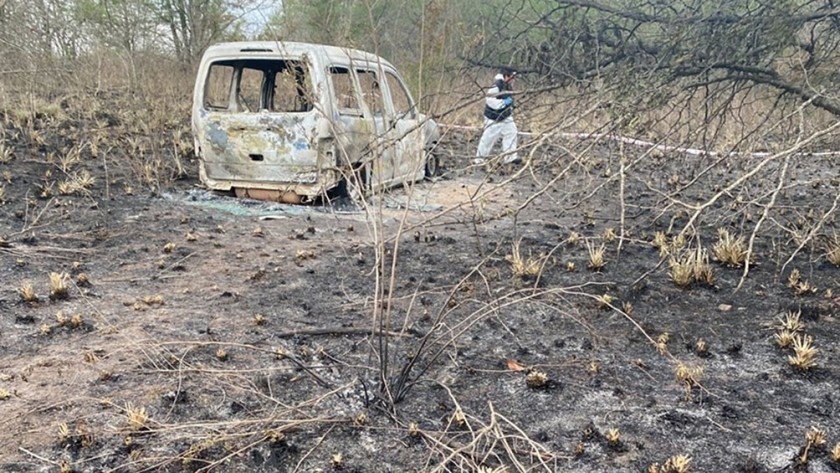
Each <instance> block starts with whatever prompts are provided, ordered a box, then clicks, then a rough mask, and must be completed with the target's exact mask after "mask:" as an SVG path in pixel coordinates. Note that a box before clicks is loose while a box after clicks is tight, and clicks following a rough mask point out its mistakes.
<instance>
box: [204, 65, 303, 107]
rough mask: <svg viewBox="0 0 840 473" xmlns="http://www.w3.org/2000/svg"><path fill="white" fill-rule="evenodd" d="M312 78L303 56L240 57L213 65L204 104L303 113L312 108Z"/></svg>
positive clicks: (207, 80)
mask: <svg viewBox="0 0 840 473" xmlns="http://www.w3.org/2000/svg"><path fill="white" fill-rule="evenodd" d="M312 91H313V87H312V79H311V77H309V68H308V67H307V65H306V63H305V62H304V61H301V60H286V59H283V60H281V59H277V60H271V59H237V60H223V61H216V62H214V63H213V64H211V65H210V69H209V71H208V73H207V79H206V82H205V87H204V107H205V108H206V109H208V110H212V111H217V112H225V111H227V112H232V113H249V112H260V111H269V112H275V113H303V112H309V111H311V110H312V109H313V106H314V99H313V95H312Z"/></svg>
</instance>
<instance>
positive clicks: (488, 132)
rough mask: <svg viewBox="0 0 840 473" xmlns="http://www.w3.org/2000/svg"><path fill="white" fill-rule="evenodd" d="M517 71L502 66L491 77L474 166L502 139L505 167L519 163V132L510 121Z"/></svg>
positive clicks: (485, 157) (482, 160) (482, 162)
mask: <svg viewBox="0 0 840 473" xmlns="http://www.w3.org/2000/svg"><path fill="white" fill-rule="evenodd" d="M515 77H516V70H514V69H513V68H510V67H503V68H502V69H501V71H500V72H499V74H497V75H496V77H494V81H495V82H494V83H493V86H492V87H490V88H489V89H488V90H487V97H486V99H485V105H484V131H483V133H482V134H481V140H479V142H478V152H477V153H476V158H475V159H473V164H484V163H485V160H486V159H487V157H488V156H490V152H491V151H492V150H493V146H495V144H496V142H498V141H499V138H501V139H502V153H503V155H504V158H503V159H502V162H503V163H505V164H516V163H520V162H521V160H520V158H519V154H518V153H517V152H516V148H517V146H518V142H519V138H518V133H519V131H518V130H517V129H516V123H515V122H514V121H513V108H514V106H515V105H514V100H513V97H512V96H511V94H510V92H511V91H512V90H513V80H514V78H515Z"/></svg>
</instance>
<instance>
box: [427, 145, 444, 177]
mask: <svg viewBox="0 0 840 473" xmlns="http://www.w3.org/2000/svg"><path fill="white" fill-rule="evenodd" d="M439 164H440V160H439V159H438V157H437V155H435V153H434V152H433V151H426V166H425V171H426V172H425V174H424V177H425V178H426V179H431V178H433V177H435V176H437V175H438V172H439V169H438V165H439Z"/></svg>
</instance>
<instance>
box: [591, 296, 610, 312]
mask: <svg viewBox="0 0 840 473" xmlns="http://www.w3.org/2000/svg"><path fill="white" fill-rule="evenodd" d="M595 301H596V302H597V303H598V308H599V309H603V310H610V309H611V308H612V303H613V301H615V297H613V296H611V295H609V294H603V295H600V296H598V297H596V298H595Z"/></svg>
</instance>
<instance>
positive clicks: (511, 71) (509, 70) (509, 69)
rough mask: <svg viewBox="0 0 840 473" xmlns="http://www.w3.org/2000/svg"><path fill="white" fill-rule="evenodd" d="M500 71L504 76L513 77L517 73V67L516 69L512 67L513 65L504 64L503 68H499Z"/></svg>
mask: <svg viewBox="0 0 840 473" xmlns="http://www.w3.org/2000/svg"><path fill="white" fill-rule="evenodd" d="M499 72H500V73H501V74H502V75H503V76H507V77H513V76H515V75H516V69H514V68H512V67H510V66H504V67H502V68H501V69H499Z"/></svg>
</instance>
